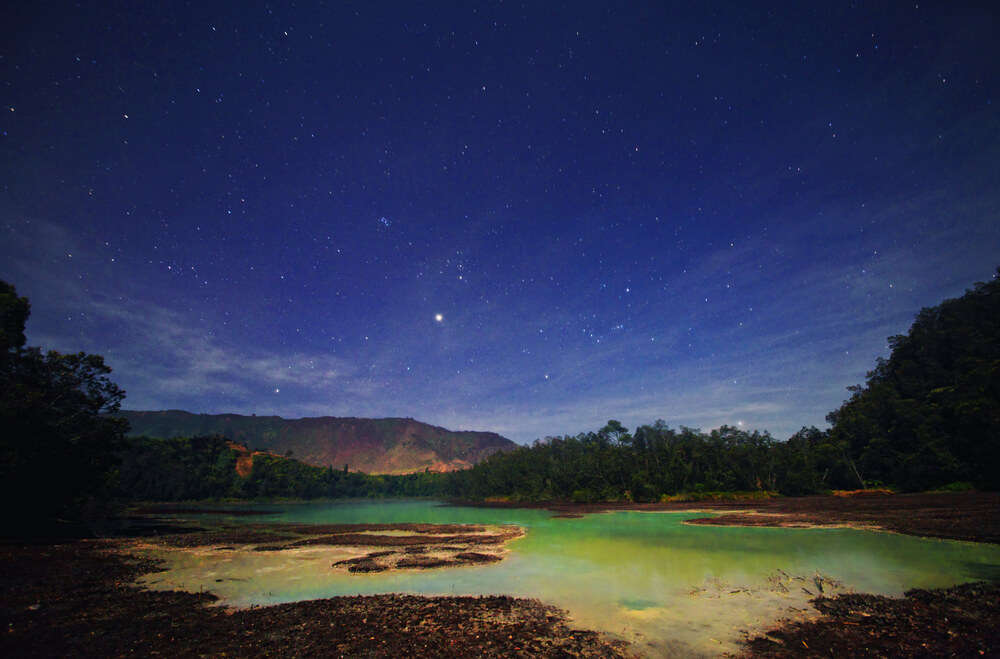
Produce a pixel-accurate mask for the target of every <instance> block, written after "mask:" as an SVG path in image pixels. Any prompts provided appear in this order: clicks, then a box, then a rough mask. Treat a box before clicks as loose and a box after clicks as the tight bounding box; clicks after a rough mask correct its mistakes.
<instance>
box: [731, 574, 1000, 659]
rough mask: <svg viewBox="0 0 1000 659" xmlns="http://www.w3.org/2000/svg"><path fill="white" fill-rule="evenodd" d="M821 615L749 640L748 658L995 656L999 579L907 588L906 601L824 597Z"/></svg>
mask: <svg viewBox="0 0 1000 659" xmlns="http://www.w3.org/2000/svg"><path fill="white" fill-rule="evenodd" d="M812 605H813V606H814V607H815V608H816V609H817V610H818V611H819V612H820V613H822V614H823V616H822V617H821V618H819V619H818V620H814V621H808V622H802V621H789V622H786V623H785V624H784V625H782V626H781V627H779V628H777V629H773V630H771V631H769V632H767V634H765V635H764V636H759V637H756V638H753V639H751V640H749V641H748V642H747V644H746V650H745V653H744V655H743V656H746V657H775V658H777V657H781V658H785V657H789V658H790V657H803V656H809V657H820V656H822V657H852V656H866V657H996V656H998V655H1000V584H995V583H994V584H984V583H979V584H963V585H961V586H955V587H954V588H944V589H938V590H910V591H908V592H907V593H906V595H905V597H902V598H890V597H879V596H877V595H865V594H847V595H839V596H837V597H834V598H826V597H819V598H816V599H814V600H812Z"/></svg>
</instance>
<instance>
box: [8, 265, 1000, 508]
mask: <svg viewBox="0 0 1000 659" xmlns="http://www.w3.org/2000/svg"><path fill="white" fill-rule="evenodd" d="M997 275H998V276H1000V269H998V273H997ZM29 313H30V304H29V302H28V300H27V299H26V298H24V297H19V296H18V295H17V291H16V290H15V288H14V287H13V286H12V285H10V284H8V283H6V282H2V281H0V424H2V427H3V428H4V432H3V433H0V492H2V493H3V494H4V495H6V497H7V500H8V501H18V502H19V505H17V506H14V507H13V509H14V510H13V513H12V516H13V520H12V522H11V525H12V526H15V527H16V526H18V525H19V524H21V523H26V522H30V521H32V520H35V519H36V518H37V519H47V520H52V519H60V518H63V519H79V518H83V517H87V516H88V515H97V514H101V512H102V511H106V510H107V507H108V505H109V502H112V501H115V500H136V499H143V500H152V499H160V500H182V499H201V498H217V497H238V498H256V497H295V498H314V497H391V496H449V497H456V498H463V499H485V498H489V497H504V498H508V499H511V500H524V501H540V500H574V501H582V502H589V501H627V500H630V501H657V500H661V499H663V498H664V497H670V496H674V495H678V494H682V493H704V492H714V491H719V492H732V491H751V492H780V493H782V494H786V495H801V494H810V493H815V492H823V491H826V490H830V489H840V488H848V489H854V488H861V487H869V486H877V485H886V486H892V487H896V488H899V489H902V490H911V491H912V490H926V489H930V488H940V487H952V488H956V487H963V486H974V487H977V488H980V489H987V490H997V489H1000V279H998V277H997V276H995V277H994V278H993V280H991V281H990V282H987V283H977V284H975V286H974V287H973V288H972V289H971V290H969V291H967V292H966V293H965V295H963V296H962V297H960V298H956V299H953V300H946V301H944V302H943V303H941V304H940V305H938V306H935V307H930V308H926V309H923V310H922V311H920V313H919V314H918V315H917V317H916V319H915V321H914V323H913V325H912V327H911V328H910V330H909V332H907V333H906V334H905V335H898V336H893V337H890V339H889V345H890V347H891V354H890V356H889V357H888V359H879V360H877V362H876V364H875V368H874V369H873V370H872V371H870V372H869V373H868V374H867V377H866V380H865V383H864V384H863V385H858V386H854V387H849V388H848V389H849V391H850V396H849V398H848V399H847V400H846V401H845V402H844V403H843V405H841V406H840V407H839V408H838V409H837V410H834V411H833V412H831V413H830V414H829V415H828V416H827V421H828V422H829V423H830V428H829V430H819V429H817V428H815V427H809V428H803V429H802V430H800V431H799V432H797V433H795V435H793V436H792V437H790V438H789V439H788V440H786V441H777V440H775V439H774V438H773V437H771V435H770V434H768V433H767V432H759V431H756V430H754V431H748V430H744V429H742V428H734V427H731V426H723V427H721V428H718V429H716V430H712V431H709V432H703V431H700V430H698V429H692V428H686V427H683V426H681V427H680V428H678V429H673V428H670V427H669V426H667V424H666V423H664V422H663V421H657V422H655V423H653V424H651V425H643V426H640V427H638V428H636V429H635V431H634V432H629V430H628V429H627V428H625V427H623V426H622V425H621V424H620V423H619V422H617V421H614V420H612V421H609V422H608V424H607V425H606V426H604V427H603V428H601V429H599V430H597V431H594V432H589V433H581V434H579V435H576V436H563V437H549V438H546V439H544V440H539V441H536V442H535V443H534V444H533V445H531V446H525V447H520V448H517V449H515V450H513V451H510V452H506V453H498V454H495V455H493V456H490V457H489V458H488V459H486V460H484V461H483V462H481V463H479V464H478V465H476V466H475V467H473V468H471V469H469V470H466V471H461V472H452V473H448V474H428V473H425V474H412V475H409V476H375V475H366V474H358V473H344V472H340V471H337V470H333V469H331V468H321V467H313V466H310V465H305V464H303V463H301V462H298V461H295V460H292V459H288V458H280V457H278V456H268V455H263V456H257V457H256V458H255V460H254V463H253V470H252V472H251V473H250V474H249V475H248V476H247V477H242V476H239V474H238V473H237V472H236V469H235V461H236V452H235V451H233V450H232V449H231V448H229V447H228V446H227V444H226V442H225V440H224V439H222V438H220V437H193V438H182V439H171V440H158V439H148V438H139V439H126V438H125V432H126V431H127V424H126V422H125V421H124V420H123V419H120V418H118V417H116V416H115V413H116V412H117V411H118V410H119V409H120V405H121V401H122V400H123V399H124V396H125V392H124V391H123V390H122V389H121V388H120V387H118V386H117V385H116V384H115V383H114V382H113V381H112V380H111V379H110V373H111V369H110V368H109V367H108V366H107V365H106V364H105V363H104V360H103V359H102V358H101V357H100V356H99V355H89V354H86V353H77V354H62V353H59V352H56V351H52V350H49V351H43V350H42V349H41V348H37V347H26V346H25V343H26V340H25V334H24V328H25V322H26V320H27V318H28V315H29Z"/></svg>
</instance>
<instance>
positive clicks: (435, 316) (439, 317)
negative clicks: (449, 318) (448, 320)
mask: <svg viewBox="0 0 1000 659" xmlns="http://www.w3.org/2000/svg"><path fill="white" fill-rule="evenodd" d="M434 320H436V321H437V322H439V323H440V322H441V321H442V320H444V316H442V315H441V314H439V313H436V314H434Z"/></svg>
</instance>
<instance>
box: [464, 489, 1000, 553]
mask: <svg viewBox="0 0 1000 659" xmlns="http://www.w3.org/2000/svg"><path fill="white" fill-rule="evenodd" d="M470 505H473V504H470ZM474 505H479V506H485V507H496V508H542V509H546V510H551V511H552V512H553V513H554V514H555V515H556V516H559V517H574V516H577V515H581V514H585V513H599V512H609V511H615V510H639V511H649V512H656V511H662V512H685V511H703V512H710V513H712V514H713V515H715V516H713V517H704V518H698V517H695V518H694V519H691V520H688V523H690V524H709V525H718V526H780V527H810V526H856V527H862V528H872V529H880V530H885V531H894V532H896V533H905V534H907V535H917V536H923V537H930V538H944V539H949V540H967V541H972V542H992V543H1000V493H997V492H942V493H929V494H927V493H925V494H890V495H869V496H851V497H838V496H810V497H776V498H773V499H758V500H752V501H697V502H670V503H638V504H635V503H594V504H574V503H534V504H523V503H519V504H514V503H510V504H508V503H495V502H493V503H482V504H474Z"/></svg>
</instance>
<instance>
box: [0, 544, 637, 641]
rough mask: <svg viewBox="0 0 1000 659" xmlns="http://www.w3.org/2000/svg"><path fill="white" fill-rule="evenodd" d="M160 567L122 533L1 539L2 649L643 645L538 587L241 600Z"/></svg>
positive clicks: (0, 617)
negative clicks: (99, 537)
mask: <svg viewBox="0 0 1000 659" xmlns="http://www.w3.org/2000/svg"><path fill="white" fill-rule="evenodd" d="M158 569H159V566H158V564H157V563H156V562H155V561H151V560H147V559H140V558H137V557H135V556H132V555H129V554H128V553H124V552H122V551H121V545H120V543H119V541H77V542H71V543H66V544H59V545H25V544H14V543H11V544H6V545H3V546H0V623H2V624H3V629H4V632H3V635H2V636H0V654H3V656H33V655H42V656H85V657H115V656H123V655H137V656H150V655H158V654H160V655H169V656H221V655H228V656H249V657H254V656H296V657H298V656H374V657H400V656H433V657H469V656H483V657H501V656H540V657H566V656H580V657H627V656H631V654H630V652H629V650H628V648H627V646H625V645H624V644H623V643H621V642H617V641H613V640H611V639H609V638H608V637H605V636H603V635H601V634H598V633H595V632H589V631H579V630H575V629H570V628H569V626H568V625H567V623H566V618H565V615H564V613H563V612H562V611H560V610H559V609H556V608H554V607H551V606H548V605H545V604H542V603H541V602H539V601H537V600H532V599H523V598H513V597H505V596H489V597H418V596H411V595H374V596H365V597H334V598H330V599H320V600H311V601H305V602H297V603H292V604H281V605H276V606H267V607H257V608H253V609H243V610H237V609H229V608H224V607H218V606H210V605H211V604H213V603H214V602H215V597H214V596H212V595H210V594H207V593H200V594H198V593H185V592H177V591H160V592H153V591H147V590H143V589H141V588H139V587H137V586H136V585H134V584H135V582H136V580H137V579H138V578H139V577H141V576H143V575H146V574H149V573H151V572H155V571H157V570H158Z"/></svg>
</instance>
